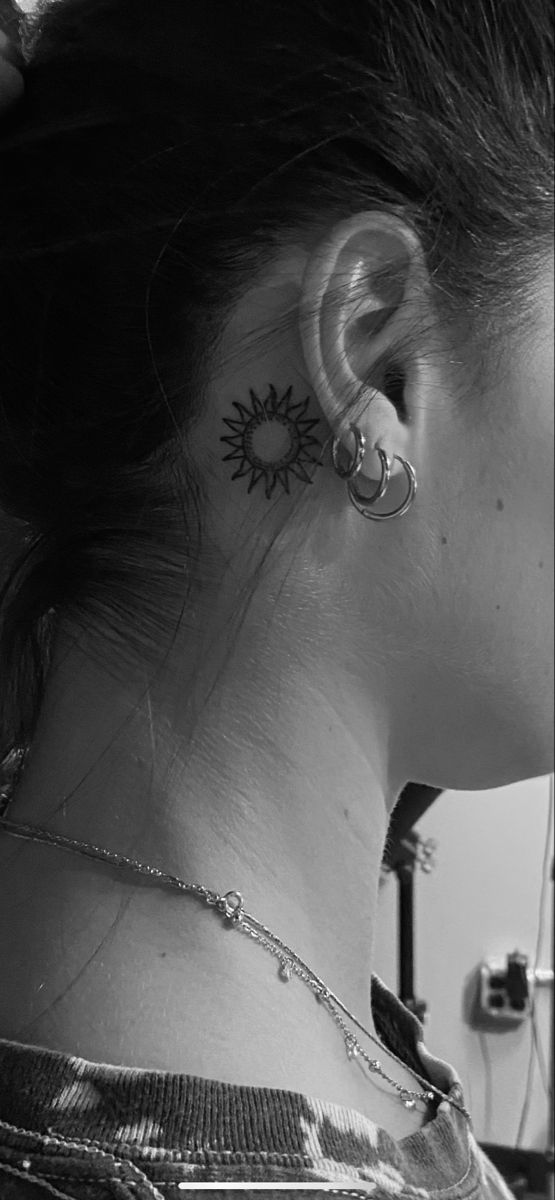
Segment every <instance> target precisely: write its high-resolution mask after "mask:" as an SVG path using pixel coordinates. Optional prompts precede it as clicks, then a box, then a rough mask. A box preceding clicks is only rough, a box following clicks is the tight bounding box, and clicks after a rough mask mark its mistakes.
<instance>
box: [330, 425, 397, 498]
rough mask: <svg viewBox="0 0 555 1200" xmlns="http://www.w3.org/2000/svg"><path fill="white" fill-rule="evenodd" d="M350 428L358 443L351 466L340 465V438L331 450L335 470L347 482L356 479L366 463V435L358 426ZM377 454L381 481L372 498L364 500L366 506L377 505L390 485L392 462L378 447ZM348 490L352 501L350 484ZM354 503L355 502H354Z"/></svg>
mask: <svg viewBox="0 0 555 1200" xmlns="http://www.w3.org/2000/svg"><path fill="white" fill-rule="evenodd" d="M349 428H350V430H351V432H352V433H353V435H354V438H355V442H356V449H355V453H354V457H353V459H352V461H351V463H350V464H349V466H348V467H341V466H340V464H339V448H340V446H341V442H340V439H339V438H338V437H335V438H334V439H333V443H332V449H331V454H332V459H333V465H334V468H335V470H336V472H337V474H338V475H339V476H340V478H341V479H347V480H351V479H353V478H354V476H355V475H358V472H359V471H360V468H361V467H362V463H363V461H364V455H365V453H366V438H365V436H364V434H363V433H362V432H361V430H360V429H359V428H358V426H357V425H353V424H351V425H350V426H349ZM376 453H377V454H379V456H380V463H381V468H382V474H381V479H380V482H379V484H378V486H377V488H376V490H375V492H372V495H371V496H367V497H366V498H365V500H364V503H365V504H375V503H376V501H377V500H381V498H382V496H384V495H385V493H386V491H387V486H388V484H389V479H390V475H391V462H390V460H389V458H388V456H387V454H386V453H385V450H381V449H380V448H379V447H376ZM347 488H348V491H349V495H350V496H351V499H352V495H351V484H348V485H347ZM355 494H357V493H356V492H355ZM353 503H354V501H353Z"/></svg>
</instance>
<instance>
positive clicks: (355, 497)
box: [347, 450, 417, 521]
mask: <svg viewBox="0 0 555 1200" xmlns="http://www.w3.org/2000/svg"><path fill="white" fill-rule="evenodd" d="M378 454H380V456H381V454H383V451H380V450H378ZM386 457H387V456H386ZM393 457H394V458H396V459H397V462H400V463H401V464H402V466H403V468H404V471H405V475H406V476H407V479H408V481H409V490H408V492H407V496H406V499H405V500H404V501H403V503H402V504H400V505H399V507H398V508H394V509H393V511H392V512H388V513H373V512H370V511H369V505H370V504H375V503H376V500H378V499H379V496H378V495H377V494H376V495H375V496H374V497H371V498H370V499H368V497H366V496H361V495H360V492H357V490H356V488H355V485H354V484H353V482H352V480H350V479H349V480H348V481H347V491H348V493H349V499H350V501H351V504H354V506H355V508H356V509H357V511H358V512H359V513H362V516H363V517H368V519H369V520H370V521H391V519H392V517H402V516H403V514H404V513H406V512H408V510H409V508H410V506H411V504H412V502H413V500H414V497H415V495H416V487H417V483H416V475H415V474H414V470H413V468H412V466H411V464H410V462H408V461H407V459H406V458H400V457H399V455H398V454H394V455H393ZM388 465H389V466H391V464H390V463H389V460H388Z"/></svg>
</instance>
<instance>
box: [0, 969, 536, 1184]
mask: <svg viewBox="0 0 555 1200" xmlns="http://www.w3.org/2000/svg"><path fill="white" fill-rule="evenodd" d="M371 994H372V1011H373V1014H374V1021H375V1027H376V1030H377V1033H378V1036H379V1037H380V1038H381V1040H382V1041H383V1042H384V1044H385V1045H386V1046H388V1048H389V1049H390V1050H391V1051H393V1053H394V1054H397V1055H398V1057H400V1058H403V1060H404V1061H405V1062H406V1063H407V1065H408V1066H409V1067H410V1066H412V1067H414V1068H415V1069H416V1070H417V1071H418V1073H419V1074H420V1075H423V1076H425V1077H427V1078H429V1080H430V1082H432V1083H435V1084H436V1086H437V1087H439V1088H441V1090H442V1091H443V1092H444V1093H445V1094H446V1095H449V1096H450V1098H451V1099H452V1100H455V1101H456V1102H458V1103H461V1104H463V1105H464V1096H463V1091H462V1087H461V1083H460V1080H459V1078H458V1076H457V1074H456V1072H455V1071H454V1070H453V1068H452V1067H451V1066H449V1064H448V1063H445V1062H443V1061H442V1060H441V1059H439V1058H436V1057H435V1056H434V1055H432V1054H431V1053H430V1052H429V1051H428V1050H427V1049H426V1046H425V1044H424V1029H423V1026H422V1024H421V1022H420V1021H418V1019H417V1018H416V1017H415V1016H414V1015H413V1014H412V1013H411V1012H409V1010H408V1009H407V1008H405V1006H404V1005H403V1004H402V1003H401V1001H400V1000H398V999H397V997H396V996H395V995H394V994H393V992H391V991H390V990H389V988H387V987H386V986H385V984H384V983H383V982H382V980H380V979H379V977H378V976H377V975H373V976H372V989H371ZM465 1107H466V1105H465ZM224 1182H225V1183H227V1184H228V1185H230V1184H233V1183H235V1184H236V1185H238V1184H239V1183H242V1184H243V1187H242V1188H241V1189H240V1188H239V1187H237V1186H236V1188H235V1189H233V1188H232V1187H228V1188H226V1189H224V1188H223V1187H222V1183H224ZM246 1182H248V1183H253V1184H255V1185H256V1184H257V1183H258V1185H259V1187H258V1188H256V1187H254V1188H252V1190H251V1189H250V1188H248V1187H247V1188H246V1189H245V1183H246ZM199 1183H200V1184H202V1185H203V1186H202V1189H201V1188H199V1187H197V1186H196V1185H197V1184H199ZM261 1183H264V1184H266V1186H267V1185H268V1184H273V1185H274V1186H273V1187H271V1188H269V1189H268V1190H266V1189H262V1188H261V1187H260V1184H261ZM293 1184H297V1185H299V1188H298V1190H296V1189H294V1188H293V1187H292V1185H293ZM307 1184H310V1185H312V1186H311V1187H306V1186H305V1187H304V1188H303V1185H307ZM326 1195H327V1196H352V1197H368V1196H371V1197H372V1198H373V1200H392V1198H395V1197H399V1198H403V1200H409V1198H412V1200H432V1198H433V1200H513V1197H512V1193H511V1192H510V1191H509V1190H508V1188H507V1186H506V1184H505V1183H504V1182H503V1181H502V1179H501V1176H500V1175H499V1174H498V1172H497V1171H496V1170H495V1169H494V1167H493V1166H492V1164H491V1163H490V1161H489V1160H488V1159H487V1158H486V1157H485V1155H484V1153H483V1152H482V1151H481V1149H480V1148H479V1146H478V1143H477V1141H476V1138H475V1135H474V1133H473V1129H472V1125H471V1122H469V1120H468V1118H467V1117H466V1116H465V1115H464V1113H462V1112H461V1111H460V1110H459V1109H458V1108H454V1107H453V1106H452V1105H450V1104H448V1103H447V1102H446V1101H441V1103H439V1104H438V1105H436V1107H435V1111H434V1112H433V1114H432V1118H431V1120H430V1121H429V1122H428V1123H427V1124H425V1125H424V1126H423V1127H422V1129H420V1130H418V1131H417V1132H416V1133H413V1134H411V1135H410V1136H409V1137H405V1138H402V1139H401V1140H400V1141H396V1140H395V1139H394V1138H393V1137H391V1135H390V1134H388V1133H387V1132H386V1131H385V1130H384V1129H382V1128H381V1127H379V1126H378V1125H376V1124H375V1123H374V1122H373V1121H371V1120H369V1119H368V1118H367V1117H364V1116H362V1115H361V1114H360V1113H358V1112H356V1111H355V1110H354V1109H350V1108H345V1107H343V1106H341V1105H337V1104H333V1103H331V1102H330V1101H325V1100H319V1099H317V1098H315V1097H311V1096H305V1095H301V1094H300V1093H298V1092H289V1091H282V1090H278V1089H275V1088H259V1087H247V1086H243V1085H240V1084H237V1085H235V1084H229V1083H222V1082H219V1081H217V1080H212V1079H204V1078H201V1077H199V1076H192V1075H180V1074H174V1073H171V1072H165V1071H150V1070H145V1069H135V1068H131V1067H121V1066H109V1065H106V1064H99V1063H93V1062H88V1061H87V1060H85V1059H83V1058H77V1057H75V1056H71V1055H67V1054H62V1053H59V1052H58V1051H53V1050H47V1049H42V1048H40V1047H37V1046H27V1045H22V1044H20V1043H18V1042H10V1041H6V1040H0V1197H1V1198H2V1200H41V1198H42V1200H50V1197H52V1196H55V1197H62V1200H76V1198H79V1200H146V1198H147V1197H149V1198H152V1197H156V1198H157V1200H162V1198H163V1200H181V1198H182V1197H183V1200H184V1198H185V1197H191V1198H192V1197H194V1198H195V1200H200V1198H201V1197H206V1198H207V1200H208V1198H210V1200H216V1198H217V1200H224V1198H225V1200H231V1197H238V1198H239V1197H249V1198H251V1200H254V1198H255V1197H256V1198H260V1200H262V1198H263V1197H271V1198H272V1200H285V1198H286V1197H288V1196H291V1197H293V1196H294V1197H302V1198H303V1200H308V1198H309V1197H316V1196H320V1197H323V1196H326Z"/></svg>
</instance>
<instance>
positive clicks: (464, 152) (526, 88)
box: [0, 0, 553, 759]
mask: <svg viewBox="0 0 555 1200" xmlns="http://www.w3.org/2000/svg"><path fill="white" fill-rule="evenodd" d="M21 33H22V41H23V48H24V53H25V59H26V68H25V80H26V95H25V98H24V101H23V102H22V103H21V104H20V106H19V107H18V108H17V109H16V110H15V111H14V112H13V113H12V114H11V115H10V116H9V117H6V118H5V119H4V120H3V122H2V127H1V129H0V180H1V182H0V230H1V234H0V329H1V331H2V337H1V342H0V572H1V580H0V677H1V694H0V759H1V758H2V757H3V755H4V754H5V753H6V752H7V751H8V750H9V749H10V747H12V746H13V745H14V744H20V743H26V742H28V741H29V740H30V738H31V737H32V734H33V729H34V726H35V723H36V719H37V714H38V711H39V707H40V701H41V696H42V691H43V687H44V680H45V676H46V672H47V669H48V663H49V655H50V652H51V646H52V637H53V631H54V629H55V625H56V621H57V619H58V617H59V615H60V614H62V613H63V614H67V615H70V616H71V618H72V620H73V621H75V622H76V623H79V622H81V624H82V626H83V627H84V628H91V627H98V629H99V630H100V631H102V633H103V634H104V635H105V636H106V637H107V638H110V637H113V638H116V639H121V643H122V645H125V646H127V647H130V648H131V649H132V651H133V652H137V653H139V654H142V653H144V652H145V647H148V645H149V644H154V643H155V642H156V638H157V636H158V634H159V632H160V627H161V622H163V612H164V603H163V601H164V596H167V595H168V594H169V593H170V592H172V590H173V593H176V594H177V593H178V592H179V591H180V590H181V591H182V590H183V587H184V575H183V561H182V560H180V559H179V556H178V554H177V552H175V553H174V550H173V549H172V530H174V529H175V530H176V529H177V528H178V526H179V528H180V531H181V537H182V536H183V530H185V531H186V534H187V538H188V546H189V563H188V575H186V577H185V578H186V579H187V578H189V577H190V579H193V578H194V574H195V564H196V563H197V562H198V560H199V555H200V549H201V535H202V508H203V488H204V481H203V480H202V479H201V478H200V476H199V473H198V470H197V469H196V467H195V463H194V462H193V461H191V456H190V455H189V454H188V450H187V446H188V435H189V432H190V431H191V429H192V428H193V425H194V423H195V421H196V420H198V418H199V416H200V414H201V412H202V395H203V390H202V385H203V380H204V379H205V378H206V374H205V366H204V364H205V363H206V361H207V360H208V358H209V355H210V352H211V350H212V349H213V347H214V345H215V344H216V341H217V336H218V330H219V329H220V328H221V325H222V321H223V318H224V316H225V313H226V311H228V309H229V306H230V305H231V304H232V302H233V299H234V297H236V296H237V295H238V294H239V292H240V289H241V288H242V287H244V286H245V285H246V283H248V281H249V276H250V275H251V274H252V272H253V271H254V270H255V269H257V268H259V267H260V266H261V265H262V264H263V263H264V262H265V261H266V256H268V257H269V256H271V255H273V254H274V253H275V252H276V250H277V249H279V248H280V247H282V246H283V245H284V244H285V243H286V242H287V239H293V238H298V235H299V231H300V230H302V229H303V228H305V227H306V228H311V227H312V226H313V225H314V222H315V221H317V222H321V221H326V220H332V219H335V218H340V217H346V216H348V215H349V214H351V213H355V212H358V211H363V210H365V209H368V208H369V207H375V208H376V207H378V208H384V209H388V210H390V211H393V212H395V213H397V214H399V215H401V216H402V217H403V218H404V219H405V220H406V221H407V223H409V224H410V225H411V226H412V227H413V228H414V229H415V230H416V231H417V232H418V235H419V237H420V238H421V241H422V245H423V247H424V251H425V254H426V256H427V262H428V267H429V270H430V272H431V277H432V282H433V288H434V297H435V301H434V302H435V304H436V306H437V311H438V316H439V317H440V318H441V320H442V321H443V322H451V321H457V322H458V321H461V320H462V321H464V322H465V324H466V326H467V328H468V331H469V336H472V337H473V338H474V339H475V341H476V345H477V346H478V347H483V348H484V350H485V348H486V345H487V343H488V341H489V340H490V339H491V338H492V337H493V335H494V333H495V331H496V330H501V331H504V333H505V334H507V332H508V331H509V330H511V329H513V328H514V329H515V330H517V329H518V328H519V327H521V326H522V323H523V321H525V320H526V313H527V312H529V311H530V305H531V303H532V294H531V290H530V284H531V276H532V274H533V268H534V264H535V263H536V262H537V263H538V264H539V261H540V258H541V255H542V254H543V253H544V252H545V245H546V241H547V240H548V239H549V238H550V236H551V230H552V203H551V197H552V183H553V178H552V110H553V18H552V4H551V0H526V3H525V4H523V3H522V0H474V2H473V3H465V2H464V0H342V3H340V4H338V3H337V0H267V2H264V0H263V2H261V0H196V3H195V2H191V3H187V4H184V3H183V0H157V2H156V5H153V4H152V3H151V0H50V2H48V0H46V2H45V0H41V3H40V5H39V9H38V11H37V13H36V14H35V15H34V16H33V17H27V18H23V17H22V21H21ZM176 545H177V542H176Z"/></svg>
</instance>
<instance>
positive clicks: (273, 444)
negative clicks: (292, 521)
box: [220, 384, 322, 500]
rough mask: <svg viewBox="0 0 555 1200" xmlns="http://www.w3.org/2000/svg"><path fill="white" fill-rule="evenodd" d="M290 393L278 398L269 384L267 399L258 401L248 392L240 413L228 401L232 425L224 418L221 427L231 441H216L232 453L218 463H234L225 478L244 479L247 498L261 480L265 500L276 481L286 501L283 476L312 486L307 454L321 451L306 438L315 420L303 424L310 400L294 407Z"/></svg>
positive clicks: (290, 390)
mask: <svg viewBox="0 0 555 1200" xmlns="http://www.w3.org/2000/svg"><path fill="white" fill-rule="evenodd" d="M292 393H293V388H292V387H288V388H287V391H286V392H284V393H283V396H280V397H279V398H278V394H277V392H276V389H275V387H273V385H272V384H270V389H269V392H268V395H267V396H266V397H265V398H264V399H262V400H261V399H260V398H259V397H258V396H257V395H256V393H255V392H254V391H253V390H252V388H249V394H250V398H251V404H252V407H251V408H246V407H245V405H243V404H240V402H239V401H238V400H234V401H233V407H234V408H236V409H237V414H238V419H237V420H235V421H232V420H229V419H228V418H227V417H224V424H225V425H227V426H228V428H229V429H231V431H232V434H233V436H227V437H222V438H220V441H222V442H227V443H228V445H229V446H232V447H233V449H232V452H231V454H225V455H224V458H223V461H224V462H227V461H228V460H231V461H234V462H237V463H239V466H238V469H237V470H236V471H235V472H234V474H233V475H232V476H231V478H232V479H240V478H242V476H243V475H249V474H250V482H249V486H248V489H247V490H248V492H252V489H253V487H254V486H255V484H257V483H258V480H259V479H262V478H264V490H265V494H266V499H267V500H269V499H270V498H271V495H272V492H273V490H274V488H275V486H276V483H277V482H278V481H279V483H281V485H282V487H283V489H284V491H286V492H287V494H288V495H289V472H291V473H292V474H293V475H296V477H297V479H301V480H302V481H303V483H312V479H311V478H310V475H308V474H307V472H306V470H305V466H306V465H308V464H309V463H313V464H315V465H316V466H319V467H321V466H322V463H321V462H320V461H319V460H318V459H317V458H314V457H313V454H312V453H311V448H312V449H314V450H315V449H316V448H317V447H318V448H319V449H321V443H320V442H319V441H318V438H316V437H313V436H312V434H311V433H310V431H311V429H313V428H314V426H315V425H318V424H319V422H318V418H313V419H312V420H309V419H305V413H306V411H307V408H308V405H309V402H310V397H309V396H307V397H306V399H305V400H298V401H294V400H293V398H292Z"/></svg>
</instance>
